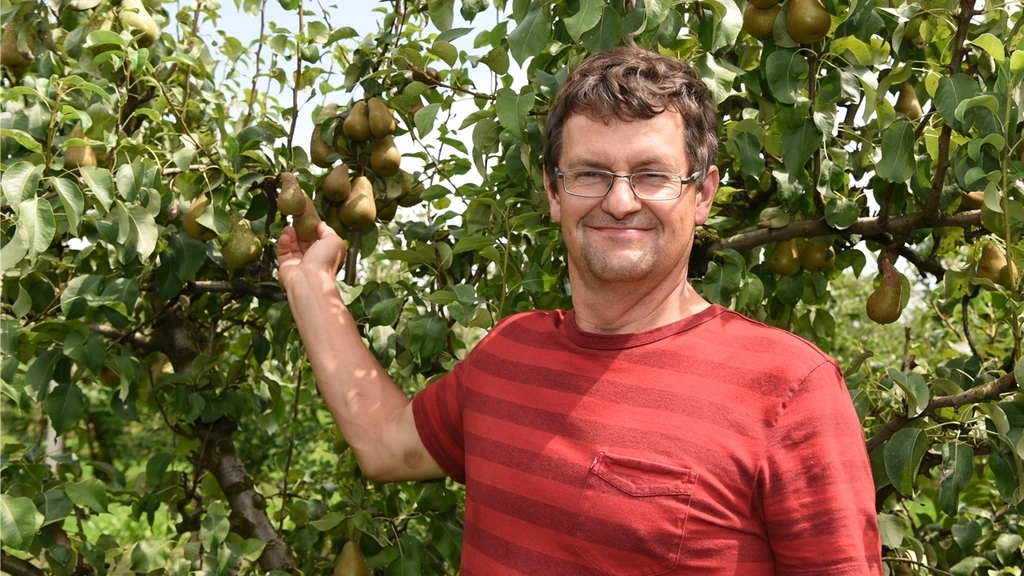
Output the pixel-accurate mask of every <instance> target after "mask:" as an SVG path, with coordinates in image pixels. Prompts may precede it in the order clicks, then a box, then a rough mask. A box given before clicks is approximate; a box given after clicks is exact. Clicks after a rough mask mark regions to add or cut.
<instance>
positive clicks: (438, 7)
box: [427, 0, 455, 32]
mask: <svg viewBox="0 0 1024 576" xmlns="http://www.w3.org/2000/svg"><path fill="white" fill-rule="evenodd" d="M427 13H428V14H430V21H431V22H433V23H434V26H437V29H438V30H440V31H442V32H444V31H445V30H448V29H449V28H451V27H452V22H453V21H454V20H455V0H427Z"/></svg>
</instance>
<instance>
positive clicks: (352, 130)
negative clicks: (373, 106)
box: [341, 100, 370, 142]
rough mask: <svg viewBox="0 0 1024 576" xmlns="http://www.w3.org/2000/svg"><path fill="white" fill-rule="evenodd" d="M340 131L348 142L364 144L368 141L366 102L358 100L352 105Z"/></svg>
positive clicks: (368, 121) (368, 126)
mask: <svg viewBox="0 0 1024 576" xmlns="http://www.w3.org/2000/svg"><path fill="white" fill-rule="evenodd" d="M341 131H342V133H343V134H345V138H348V139H349V140H355V141H357V142H364V141H366V140H369V139H370V116H369V112H368V111H367V108H366V102H363V101H361V100H360V101H359V102H356V103H355V104H353V105H352V109H351V110H349V112H348V116H346V117H345V122H343V123H342V125H341Z"/></svg>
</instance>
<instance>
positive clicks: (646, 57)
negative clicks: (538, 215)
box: [544, 46, 718, 188]
mask: <svg viewBox="0 0 1024 576" xmlns="http://www.w3.org/2000/svg"><path fill="white" fill-rule="evenodd" d="M666 110H674V111H676V112H679V114H681V115H682V117H683V130H684V131H685V136H686V155H687V156H688V157H689V158H690V161H691V163H692V166H693V169H692V171H693V172H697V171H705V170H707V169H708V168H710V167H711V166H712V165H713V164H714V163H715V159H716V157H717V156H718V118H717V117H716V112H715V104H714V102H713V101H712V99H711V93H710V91H709V90H708V87H707V85H706V84H704V81H703V80H702V79H701V78H700V75H699V74H698V73H697V70H696V69H694V67H693V66H692V65H690V64H689V63H687V62H683V61H682V60H679V59H677V58H672V57H669V56H663V55H661V54H658V53H657V52H652V51H650V50H645V49H643V48H639V47H637V46H620V47H618V48H613V49H611V50H606V51H603V52H595V53H594V54H591V55H590V56H588V57H587V58H586V59H585V60H584V61H583V62H582V63H581V64H580V65H579V66H577V67H576V68H575V69H574V70H573V71H572V72H570V73H569V76H568V78H566V80H565V84H564V85H563V86H562V88H561V90H559V92H558V95H557V96H556V97H555V101H554V102H553V103H552V104H551V109H550V110H549V111H548V117H547V121H546V125H545V128H544V168H545V169H546V170H547V176H548V183H549V185H550V186H551V187H552V188H554V187H555V184H556V182H555V180H554V179H555V169H556V168H557V167H558V163H559V161H560V160H561V159H562V135H563V132H564V130H565V123H566V121H567V120H568V119H569V117H570V116H572V115H573V114H583V115H585V116H586V117H587V118H590V119H593V120H607V119H611V118H615V119H617V120H621V121H630V120H640V119H648V118H653V117H655V116H657V115H658V114H661V113H662V112H664V111H666Z"/></svg>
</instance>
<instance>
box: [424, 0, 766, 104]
mask: <svg viewBox="0 0 1024 576" xmlns="http://www.w3.org/2000/svg"><path fill="white" fill-rule="evenodd" d="M776 1H778V0H776ZM412 79H413V80H415V81H417V82H422V83H424V84H426V85H427V86H433V85H435V84H440V83H441V74H440V73H439V72H438V71H437V70H435V69H433V68H431V67H430V66H427V67H426V68H424V69H423V70H420V69H419V68H413V70H412Z"/></svg>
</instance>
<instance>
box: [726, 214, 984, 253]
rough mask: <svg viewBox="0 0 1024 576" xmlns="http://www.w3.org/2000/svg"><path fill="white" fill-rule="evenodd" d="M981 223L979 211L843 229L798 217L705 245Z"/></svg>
mask: <svg viewBox="0 0 1024 576" xmlns="http://www.w3.org/2000/svg"><path fill="white" fill-rule="evenodd" d="M980 224H981V210H970V211H968V212H959V213H957V214H948V215H945V216H943V217H941V218H939V221H938V222H937V223H935V224H931V225H929V224H926V223H925V215H924V214H923V213H917V214H908V215H906V216H897V217H896V218H890V219H888V220H887V221H885V222H882V221H881V220H880V219H879V218H858V219H857V221H856V222H854V223H853V225H851V226H850V227H849V228H844V229H842V230H840V229H838V228H833V227H832V226H829V225H828V224H827V223H826V222H825V221H824V220H801V221H799V222H794V223H793V224H790V225H788V226H783V227H782V228H751V229H747V230H744V231H741V232H739V233H737V234H734V235H733V236H729V237H728V238H723V239H721V240H719V241H718V242H715V243H714V244H712V245H711V246H708V248H707V254H708V255H709V256H710V255H711V254H714V253H715V252H717V251H719V250H724V249H726V248H731V249H733V250H741V251H742V250H748V249H750V248H754V247H756V246H760V245H762V244H768V243H770V242H778V241H780V240H789V239H790V238H811V237H814V236H826V235H829V234H842V235H844V236H849V235H853V234H859V235H864V236H872V235H876V234H884V233H889V234H895V235H903V234H906V233H908V232H912V231H914V230H920V229H923V228H938V227H951V228H971V227H973V226H979V225H980Z"/></svg>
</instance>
